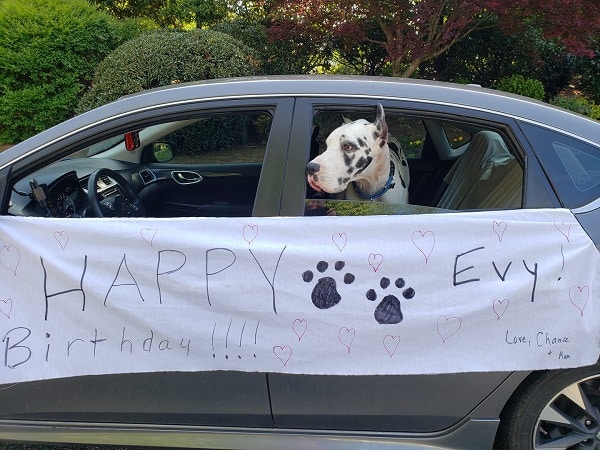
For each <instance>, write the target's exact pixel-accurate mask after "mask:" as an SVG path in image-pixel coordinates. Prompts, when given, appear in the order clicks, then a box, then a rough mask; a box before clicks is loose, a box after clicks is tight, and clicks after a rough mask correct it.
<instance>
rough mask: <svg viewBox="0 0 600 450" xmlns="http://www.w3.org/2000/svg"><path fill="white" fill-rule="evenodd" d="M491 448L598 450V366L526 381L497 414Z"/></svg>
mask: <svg viewBox="0 0 600 450" xmlns="http://www.w3.org/2000/svg"><path fill="white" fill-rule="evenodd" d="M494 448H495V449H498V450H504V449H507V450H508V449H536V450H537V449H540V450H541V449H594V450H600V365H594V366H590V367H581V368H577V369H568V370H554V371H545V372H541V373H536V374H533V375H531V376H530V377H529V378H527V379H526V380H525V381H524V382H523V384H522V385H521V386H520V387H519V388H518V389H517V391H516V392H515V394H514V395H513V398H512V399H511V401H510V402H509V403H508V405H507V406H506V408H505V409H504V411H503V413H502V414H501V421H500V427H499V429H498V433H497V435H496V445H495V446H494Z"/></svg>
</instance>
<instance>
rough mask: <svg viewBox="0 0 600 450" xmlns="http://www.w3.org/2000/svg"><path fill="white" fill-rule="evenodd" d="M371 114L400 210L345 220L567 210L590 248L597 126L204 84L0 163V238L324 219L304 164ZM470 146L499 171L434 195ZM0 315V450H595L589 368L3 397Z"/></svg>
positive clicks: (82, 389)
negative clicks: (209, 220) (25, 449)
mask: <svg viewBox="0 0 600 450" xmlns="http://www.w3.org/2000/svg"><path fill="white" fill-rule="evenodd" d="M379 107H381V108H382V109H383V110H384V111H385V118H386V122H387V127H388V129H389V135H390V139H389V145H390V147H392V146H394V147H395V148H396V150H401V153H402V155H403V157H404V158H405V159H404V160H402V161H403V162H400V163H399V164H400V165H404V162H406V163H407V164H406V165H407V169H406V170H407V172H405V174H408V176H409V178H410V186H409V188H408V193H407V195H408V203H409V205H410V209H409V208H408V207H406V206H404V207H403V208H396V207H394V206H393V205H392V206H390V207H386V208H384V209H381V207H380V205H381V203H378V202H376V201H373V199H371V198H365V199H362V200H360V199H359V200H354V204H353V205H351V206H349V207H348V208H350V209H352V211H351V214H354V215H369V214H375V215H382V214H383V215H388V214H389V215H391V214H396V213H398V214H400V213H401V214H412V215H414V214H419V215H420V216H419V217H421V218H422V221H423V223H427V221H428V220H429V219H428V217H432V215H431V214H429V213H433V214H435V215H436V216H437V215H439V214H445V213H447V212H452V213H461V212H465V213H466V212H473V211H508V210H513V211H514V210H519V209H527V210H536V209H550V210H552V209H567V210H570V211H571V213H572V214H573V215H574V217H575V218H576V220H577V221H578V222H579V224H580V225H581V227H582V228H583V230H585V233H586V234H587V235H588V236H589V238H590V239H591V241H593V243H594V244H595V246H596V249H600V123H598V122H595V121H593V120H590V119H587V118H585V117H583V116H578V115H576V114H573V113H570V112H567V111H564V110H561V109H558V108H555V107H552V106H550V105H548V104H545V103H541V102H535V101H532V100H529V99H526V98H523V97H518V96H513V95H509V94H504V93H501V92H498V91H493V90H487V89H483V88H481V87H478V86H462V85H456V84H446V83H438V82H429V81H419V80H405V79H393V78H374V77H326V76H294V77H266V78H247V79H244V78H240V79H229V80H211V81H205V82H198V83H192V84H176V85H172V86H169V87H165V88H159V89H155V90H150V91H146V92H141V93H138V94H134V95H131V96H127V97H124V98H122V99H119V100H118V101H115V102H113V103H110V104H108V105H105V106H102V107H100V108H97V109H95V110H92V111H89V112H87V113H84V114H82V115H79V116H77V117H74V118H72V119H70V120H67V121H66V122H64V123H61V124H60V125H57V126H55V127H53V128H51V129H49V130H46V131H44V132H42V133H40V134H38V135H36V136H34V137H32V138H30V139H28V140H26V141H25V142H22V143H20V144H18V145H16V146H14V147H12V148H10V149H9V150H6V151H4V152H3V153H2V154H0V198H1V199H2V200H1V204H0V207H1V211H2V215H3V217H4V219H3V218H0V222H2V221H3V220H4V221H6V219H9V217H8V216H13V217H15V216H16V217H26V218H42V219H43V220H55V219H61V220H62V219H66V218H69V220H77V219H79V220H85V219H84V218H87V217H96V218H99V217H108V218H123V217H124V218H130V217H152V218H162V219H165V220H169V219H173V218H177V219H179V218H194V217H225V218H243V217H278V216H285V217H302V216H315V215H322V216H328V215H336V214H342V213H343V209H344V208H343V207H342V206H341V205H338V204H336V203H335V200H334V199H333V198H332V196H333V195H334V194H331V193H328V192H325V189H323V188H322V185H321V184H320V181H319V180H320V179H319V178H318V176H317V177H316V178H315V176H316V174H317V173H318V171H319V170H322V167H321V166H323V164H322V161H323V160H322V159H318V158H319V155H320V154H322V153H323V151H324V150H325V149H326V147H327V137H328V136H329V135H330V134H331V133H332V132H333V131H334V130H335V129H336V128H337V127H339V126H340V124H342V123H344V122H346V123H348V122H352V121H354V120H357V119H360V118H364V117H366V118H367V119H368V120H369V121H370V122H372V123H377V118H376V112H377V110H378V108H379ZM482 133H483V134H486V133H487V134H488V135H489V134H493V136H494V139H496V141H497V142H498V143H499V145H500V146H501V147H502V149H503V151H505V153H506V158H508V160H510V162H511V165H510V169H511V170H510V172H507V173H505V174H504V175H502V176H497V177H492V178H489V179H486V186H487V187H486V189H487V191H486V192H489V193H490V195H487V194H486V195H480V194H481V193H482V192H483V191H482V190H478V191H477V192H476V195H475V194H473V195H470V196H468V199H469V200H465V196H463V197H461V198H460V199H458V198H456V197H453V196H451V195H448V189H449V188H451V187H450V186H449V185H450V183H449V181H448V180H449V177H450V175H451V174H453V173H460V172H461V171H460V170H459V169H458V168H457V167H458V165H459V164H461V163H462V162H463V161H465V160H467V162H468V161H470V160H469V157H468V156H465V157H464V158H463V157H462V156H464V155H466V154H468V152H469V148H470V147H471V148H472V147H473V146H474V145H475V144H473V143H474V142H476V141H477V140H478V139H479V136H482V135H483V134H482ZM392 136H393V138H392ZM367 137H368V136H366V137H365V139H367ZM471 144H473V145H471ZM348 145H350V144H348ZM360 145H361V144H360V142H359V144H358V146H360ZM348 151H353V150H352V148H350V147H349V150H348ZM346 157H347V159H348V161H349V160H350V159H351V157H350V156H348V155H346ZM311 161H312V162H313V163H311ZM314 161H317V163H318V162H321V164H317V163H315V162H314ZM368 163H370V161H369V160H368V158H366V159H365V160H363V161H362V162H361V163H360V164H361V165H360V166H359V167H358V169H359V170H363V169H364V168H365V167H366V166H367V165H368ZM348 167H350V163H348ZM348 171H349V172H348V173H350V169H348ZM488 175H489V174H488ZM490 180H492V181H490ZM338 181H339V182H340V184H343V182H344V181H345V180H343V179H340V180H338ZM396 184H398V183H396ZM388 187H389V186H388ZM482 189H483V188H482ZM451 197H452V198H451ZM357 204H358V205H357ZM400 210H401V211H400ZM426 213H427V214H426ZM111 220H113V219H106V226H108V227H110V224H111ZM232 220H233V219H232ZM363 220H365V222H364V223H365V226H368V223H369V222H368V221H369V218H366V219H363ZM559 231H560V230H559ZM55 238H56V239H57V240H58V242H59V244H61V245H62V244H66V242H62V243H61V241H60V238H61V237H60V235H59V236H55ZM5 243H6V237H2V236H0V246H2V245H5ZM334 244H336V245H339V244H338V243H336V242H335V240H334ZM103 245H105V246H106V247H107V248H110V247H111V243H110V242H104V243H103ZM6 249H7V250H10V249H9V248H8V247H6ZM63 249H64V246H63ZM107 251H108V250H107ZM5 268H6V267H5ZM8 268H9V269H10V267H8ZM0 269H1V267H0ZM317 270H319V271H320V269H319V268H318V267H317ZM336 270H337V269H336ZM375 270H376V269H375ZM505 274H506V273H505ZM9 275H10V274H9ZM263 275H264V273H263ZM501 275H502V271H501V270H500V273H499V276H501ZM265 276H266V275H265ZM305 276H306V277H307V280H308V277H311V276H312V274H306V275H305ZM596 277H597V274H596ZM307 280H305V281H307ZM388 281H389V280H388ZM350 282H351V281H350ZM392 282H393V281H392ZM596 282H597V278H596ZM115 283H116V282H115ZM382 283H383V280H382ZM3 289H7V287H6V286H3ZM361 295H362V296H363V297H364V295H365V293H361ZM366 295H367V298H369V295H372V294H369V293H368V292H367V293H366ZM404 295H405V298H410V296H411V295H414V292H412V293H411V292H410V291H405V294H404ZM538 295H539V296H543V286H538ZM595 295H596V297H595V299H596V300H598V298H597V293H596V294H595ZM30 300H31V301H32V302H33V301H38V299H33V298H32V299H30ZM592 300H593V299H592ZM314 301H315V300H314V299H313V302H314ZM596 306H597V305H596ZM324 307H327V305H325V306H324ZM582 314H583V311H582ZM10 316H11V308H10V307H9V304H8V299H7V297H6V295H4V296H0V441H4V442H52V443H83V444H110V445H148V446H165V447H197V448H220V449H277V450H282V449H302V450H305V449H312V448H319V449H331V450H333V449H349V448H356V449H369V450H376V449H381V450H383V449H386V450H387V449H417V448H419V449H423V448H431V449H434V448H435V449H472V450H481V449H491V448H496V449H545V448H552V449H600V365H599V364H598V363H596V364H594V365H591V366H587V367H576V368H570V369H558V370H535V371H531V370H526V371H501V372H498V371H485V370H484V371H479V372H469V371H467V372H463V373H439V374H430V375H418V374H407V375H381V374H376V375H368V374H366V375H353V376H343V375H319V374H297V373H279V372H269V371H263V372H259V371H248V372H242V371H235V370H231V371H227V370H219V371H157V372H148V371H145V372H140V373H111V374H92V375H81V376H69V377H60V376H57V377H52V378H48V377H45V379H35V376H33V375H32V376H31V377H30V380H29V381H23V382H12V381H9V380H10V378H9V377H8V375H7V374H8V373H9V371H11V370H12V367H11V361H10V359H9V356H11V357H12V353H14V352H12V350H14V349H15V347H14V346H15V345H18V343H16V342H15V340H14V339H12V340H11V339H10V337H12V335H11V334H10V331H11V330H12V329H13V327H14V325H12V322H11V321H10ZM382 320H384V319H382ZM400 320H401V318H400ZM556 320H561V318H560V317H556ZM510 338H511V339H513V337H510ZM507 339H509V337H508V336H507ZM515 339H516V337H515ZM590 346H597V343H595V342H590ZM348 351H349V347H348ZM422 352H423V357H425V358H427V357H428V356H427V348H423V350H422ZM46 356H47V355H46ZM390 356H391V355H390ZM280 359H282V358H281V357H280ZM14 365H15V364H12V366H14Z"/></svg>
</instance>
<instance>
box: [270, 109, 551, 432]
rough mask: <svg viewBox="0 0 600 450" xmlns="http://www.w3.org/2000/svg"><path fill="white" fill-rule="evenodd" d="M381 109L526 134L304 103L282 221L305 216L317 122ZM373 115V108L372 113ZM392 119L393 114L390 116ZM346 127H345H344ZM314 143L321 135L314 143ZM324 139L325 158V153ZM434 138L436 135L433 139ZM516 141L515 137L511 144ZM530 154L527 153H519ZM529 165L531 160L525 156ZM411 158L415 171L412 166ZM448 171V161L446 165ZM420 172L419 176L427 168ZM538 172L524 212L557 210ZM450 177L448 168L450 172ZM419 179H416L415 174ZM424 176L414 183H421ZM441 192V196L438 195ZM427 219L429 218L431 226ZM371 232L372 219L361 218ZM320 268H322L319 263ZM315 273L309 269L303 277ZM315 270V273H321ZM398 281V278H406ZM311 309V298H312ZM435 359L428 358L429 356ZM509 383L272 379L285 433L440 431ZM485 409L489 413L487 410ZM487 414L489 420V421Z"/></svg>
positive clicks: (488, 120)
mask: <svg viewBox="0 0 600 450" xmlns="http://www.w3.org/2000/svg"><path fill="white" fill-rule="evenodd" d="M377 102H381V103H382V104H383V106H384V108H385V109H386V111H389V115H390V116H391V115H393V114H394V113H393V112H394V111H396V112H397V113H398V114H399V115H405V116H407V117H409V118H419V117H428V118H429V119H430V120H437V119H439V120H440V121H441V120H447V119H450V118H452V117H461V118H462V119H461V120H465V121H467V122H469V121H470V122H472V124H473V125H477V126H482V125H483V124H485V125H488V126H493V127H496V128H497V129H498V130H499V131H502V132H503V133H506V132H507V131H508V132H509V133H507V135H508V136H510V139H513V140H514V141H515V142H512V143H510V145H514V146H516V145H519V142H520V141H519V139H521V138H522V137H523V136H522V135H520V134H519V130H518V127H516V126H515V124H514V122H513V121H512V120H511V119H507V118H502V117H496V116H494V115H491V114H486V113H483V112H475V111H468V110H465V109H457V108H450V107H447V106H439V107H435V106H433V107H432V105H421V104H419V103H411V102H406V101H396V102H395V101H390V100H389V99H385V100H384V99H340V98H335V99H333V98H332V99H323V98H319V99H308V98H306V99H299V100H298V101H297V103H296V109H295V113H294V124H293V126H292V133H291V143H290V152H289V156H288V165H287V169H286V174H287V175H286V179H285V185H284V196H283V205H282V215H303V214H304V208H305V202H306V201H307V200H306V196H305V192H307V190H305V186H306V176H305V172H304V170H303V168H304V166H305V165H306V163H307V162H308V160H309V159H310V158H311V157H314V155H311V154H310V149H311V147H314V145H315V142H314V141H315V139H314V136H313V131H314V127H312V124H313V120H314V118H315V117H316V116H317V115H318V114H319V113H320V112H327V111H331V110H335V111H344V110H346V111H348V113H351V112H352V111H353V110H354V111H367V113H369V111H371V112H372V113H371V114H370V115H371V116H374V112H375V109H376V104H377ZM365 108H366V109H365ZM387 114H388V112H386V115H387ZM340 123H341V122H340ZM311 136H313V138H312V141H311ZM326 137H327V136H326V134H325V135H323V136H322V140H321V142H320V144H321V145H320V146H321V147H322V148H321V151H323V150H324V149H325V148H324V147H325V145H324V140H325V138H326ZM426 139H429V136H427V137H426ZM508 139H509V138H507V140H508ZM521 150H522V149H521V148H520V146H519V151H521ZM520 157H521V158H522V159H523V161H524V163H525V164H529V163H528V157H527V155H526V154H522V155H520ZM410 162H411V161H410V159H409V166H410V165H411V164H410ZM442 163H443V164H444V165H446V164H447V161H444V162H442ZM414 166H415V167H416V168H417V170H419V169H420V168H421V167H422V165H420V164H419V162H417V163H416V164H414ZM526 167H528V169H530V170H531V172H530V173H526V174H525V183H526V185H527V186H526V187H525V189H524V192H525V194H524V198H523V205H524V206H528V205H531V207H542V206H545V207H553V206H555V203H554V202H555V199H553V198H552V197H551V196H550V194H549V192H550V190H549V189H548V185H547V182H546V181H545V178H543V177H541V176H540V173H541V172H540V171H539V166H537V163H536V162H535V161H532V162H531V164H530V165H528V166H526ZM446 170H447V169H446ZM411 175H413V173H411ZM418 176H419V175H416V176H414V177H413V178H412V179H411V183H412V182H413V181H414V182H415V183H418V182H419V180H418ZM431 190H432V191H434V190H435V189H431ZM426 217H427V216H426V215H424V216H423V218H424V221H426ZM358 220H362V221H364V226H365V228H367V229H368V228H369V226H370V224H369V217H366V216H365V217H362V218H358ZM373 236H374V239H379V240H381V239H384V240H385V239H387V238H392V236H391V234H390V233H387V232H386V233H385V236H383V237H382V234H381V230H379V232H377V231H376V230H374V231H373ZM315 263H316V261H315ZM304 269H309V268H308V267H307V268H301V270H300V272H302V270H304ZM313 269H314V268H313ZM399 275H400V274H398V275H397V276H399ZM363 295H364V294H363ZM308 301H309V302H310V293H309V297H308ZM428 354H429V355H430V356H427V355H428ZM423 355H424V357H431V358H432V359H435V352H434V351H433V350H428V349H427V348H424V349H423ZM507 378H510V374H509V373H501V372H483V373H463V374H439V375H421V376H419V375H410V376H408V375H404V376H387V375H386V376H333V375H295V374H283V373H277V374H269V391H270V395H271V405H272V410H273V419H274V422H275V425H276V426H278V427H289V428H314V429H340V430H370V431H395V432H398V431H401V432H433V431H438V430H442V429H446V428H448V427H451V426H453V425H454V424H456V423H458V422H459V421H461V420H462V419H463V418H464V417H466V416H467V415H469V414H470V413H471V412H472V411H473V410H474V409H475V408H477V407H478V405H480V404H482V402H484V400H485V399H486V398H487V397H488V396H490V395H491V394H492V393H493V392H494V391H495V390H496V389H497V388H498V387H499V386H500V385H502V384H503V383H504V382H505V380H507ZM484 409H485V408H484ZM489 411H490V410H486V412H485V413H484V414H489Z"/></svg>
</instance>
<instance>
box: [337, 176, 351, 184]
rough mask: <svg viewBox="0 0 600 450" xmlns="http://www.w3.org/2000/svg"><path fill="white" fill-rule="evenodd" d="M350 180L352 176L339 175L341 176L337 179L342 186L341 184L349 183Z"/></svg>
mask: <svg viewBox="0 0 600 450" xmlns="http://www.w3.org/2000/svg"><path fill="white" fill-rule="evenodd" d="M349 181H350V177H344V178H342V177H339V178H338V179H337V182H338V184H339V185H340V186H341V185H343V184H346V183H348V182H349Z"/></svg>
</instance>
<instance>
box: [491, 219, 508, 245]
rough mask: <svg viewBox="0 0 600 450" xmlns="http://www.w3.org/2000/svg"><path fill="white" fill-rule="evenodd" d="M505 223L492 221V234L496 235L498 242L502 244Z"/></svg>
mask: <svg viewBox="0 0 600 450" xmlns="http://www.w3.org/2000/svg"><path fill="white" fill-rule="evenodd" d="M506 226H507V225H506V222H504V221H500V222H496V221H495V220H494V233H496V236H498V239H499V240H500V242H502V238H503V237H504V232H505V231H506Z"/></svg>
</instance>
